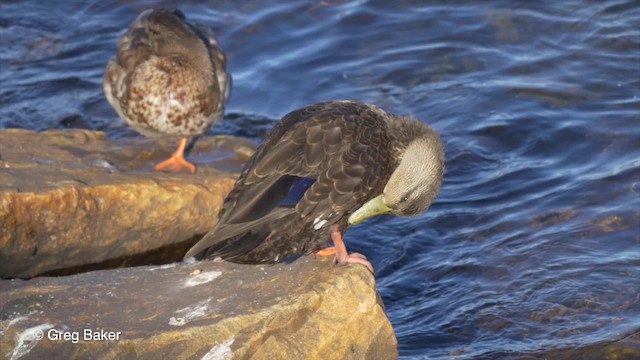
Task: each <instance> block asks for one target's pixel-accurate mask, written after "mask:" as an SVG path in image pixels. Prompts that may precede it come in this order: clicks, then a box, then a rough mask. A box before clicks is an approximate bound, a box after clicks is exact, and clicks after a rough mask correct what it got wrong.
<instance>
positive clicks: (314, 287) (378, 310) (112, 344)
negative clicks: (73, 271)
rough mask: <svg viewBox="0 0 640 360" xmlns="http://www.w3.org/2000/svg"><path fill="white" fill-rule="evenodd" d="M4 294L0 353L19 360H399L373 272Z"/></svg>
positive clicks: (211, 272) (328, 270)
mask: <svg viewBox="0 0 640 360" xmlns="http://www.w3.org/2000/svg"><path fill="white" fill-rule="evenodd" d="M0 290H1V291H0V354H2V356H3V357H7V358H12V359H17V358H20V359H42V358H52V359H53V358H65V359H78V358H79V359H84V358H104V359H119V358H143V359H158V358H176V359H186V358H203V359H247V358H252V359H284V358H291V359H365V358H367V359H393V358H397V347H396V338H395V335H394V333H393V329H392V327H391V324H390V323H389V321H388V319H387V317H386V315H385V312H384V310H383V307H382V305H381V303H380V298H379V296H378V294H377V291H376V288H375V280H374V278H373V276H372V274H371V273H370V272H369V271H368V270H367V269H366V268H365V267H363V266H360V265H355V264H354V265H351V266H336V265H333V264H332V263H331V261H330V260H329V259H326V258H317V259H316V258H314V257H313V256H307V257H303V258H300V259H298V260H297V261H295V262H293V263H291V264H276V265H265V266H251V265H239V264H233V263H227V262H221V261H205V262H197V263H176V264H170V265H164V266H145V267H135V268H127V269H115V270H103V271H95V272H89V273H84V274H78V275H73V276H66V277H56V278H47V277H40V278H35V279H31V280H28V281H23V280H17V279H14V280H2V281H0ZM65 334H67V335H65ZM75 334H77V335H75ZM40 335H42V336H43V339H42V340H39V341H38V340H34V336H36V337H39V336H40ZM65 336H66V337H67V338H68V339H67V340H65V339H64V337H65ZM75 339H77V340H75Z"/></svg>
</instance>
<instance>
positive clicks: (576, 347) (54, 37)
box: [0, 0, 640, 359]
mask: <svg viewBox="0 0 640 360" xmlns="http://www.w3.org/2000/svg"><path fill="white" fill-rule="evenodd" d="M171 4H175V3H174V2H169V1H167V2H154V1H145V2H139V3H133V2H128V1H114V0H111V1H97V0H93V1H77V2H66V3H58V2H44V1H42V2H41V1H37V2H36V1H19V2H18V1H15V2H14V1H9V2H7V1H4V2H2V3H0V84H1V85H0V128H11V127H20V128H28V129H37V130H40V129H49V128H62V127H77V128H89V129H94V130H104V131H106V132H107V133H108V134H109V136H111V137H125V136H131V137H134V136H138V135H137V134H136V133H135V132H134V131H133V130H131V129H129V128H127V127H126V126H125V125H124V123H123V122H122V121H121V120H119V119H118V118H117V115H116V113H115V112H114V111H113V110H112V109H111V107H110V106H109V105H108V103H107V102H106V100H105V99H104V96H103V94H102V90H101V79H102V74H103V71H104V68H105V65H106V63H107V61H108V60H109V59H110V58H112V57H113V56H114V54H115V44H116V42H117V39H118V37H119V36H120V35H121V34H122V33H123V31H124V30H125V29H126V27H127V26H128V25H129V24H130V22H131V21H132V20H133V19H134V18H135V17H136V16H137V14H138V13H139V12H140V11H142V10H143V9H145V8H147V7H149V6H152V5H165V6H166V5H171ZM180 8H181V9H182V10H183V11H184V12H185V14H186V15H187V17H188V18H190V19H194V20H197V21H199V22H202V23H204V24H207V25H209V26H210V27H211V28H213V29H214V31H215V32H216V33H217V34H218V36H219V40H220V43H221V44H222V46H223V48H224V49H225V50H226V51H227V55H228V59H229V69H230V71H231V73H232V74H233V77H234V88H233V95H232V98H231V102H230V104H229V106H228V109H227V115H226V116H225V119H224V121H223V122H222V123H221V124H219V125H218V126H216V127H215V128H214V129H212V130H211V133H231V134H236V135H240V136H246V137H250V138H253V139H255V140H256V141H257V140H259V138H260V137H261V136H263V135H264V133H265V131H266V130H267V129H268V128H270V127H271V125H272V124H273V123H274V122H276V121H277V120H278V119H279V118H280V117H281V116H282V115H284V114H285V113H287V112H288V111H290V110H293V109H296V108H298V107H301V106H304V105H307V104H310V103H313V102H317V101H324V100H329V99H360V100H363V101H366V102H371V103H375V104H377V105H379V106H381V107H383V108H385V109H386V110H388V111H391V112H396V113H402V114H410V115H412V116H415V117H417V118H419V119H422V120H424V121H426V122H428V123H430V124H431V125H432V126H433V127H434V128H436V129H437V131H438V132H439V133H440V134H441V136H442V138H443V140H444V141H445V143H446V159H447V172H446V175H445V182H444V185H443V187H442V192H441V194H440V197H439V199H438V200H437V202H436V203H435V204H434V205H433V207H432V208H431V209H430V210H429V211H428V212H427V213H426V214H424V215H422V216H420V217H418V218H415V219H399V218H380V219H374V220H371V221H368V222H366V223H364V224H363V225H360V226H359V227H356V228H354V229H353V230H352V231H350V232H349V233H348V234H347V237H346V241H347V245H348V246H349V247H350V250H352V251H358V252H362V253H364V254H366V255H367V256H368V257H369V259H370V260H371V261H372V263H373V265H374V267H375V268H376V278H377V283H378V287H379V290H380V293H381V295H382V297H383V299H384V302H385V305H386V310H387V313H388V315H389V318H390V319H391V322H392V323H393V326H394V328H395V331H396V334H397V337H398V341H399V350H400V354H401V357H404V358H430V359H471V358H518V359H519V358H527V356H531V357H533V358H538V357H540V358H544V357H547V358H554V359H555V358H580V357H582V356H581V355H580V354H584V352H585V351H587V350H588V352H589V353H591V354H596V355H594V356H595V358H601V357H604V356H605V355H606V354H605V353H604V352H603V353H601V354H600V355H601V356H600V355H597V354H599V353H598V351H604V350H602V349H603V348H604V347H605V346H606V345H607V344H610V343H612V342H615V341H617V340H620V339H622V338H625V337H626V336H628V335H630V334H634V333H635V334H636V336H637V334H638V333H639V332H640V212H639V210H640V194H639V193H640V2H638V1H633V0H630V1H535V2H533V1H532V2H524V1H477V2H471V1H456V2H453V1H452V2H448V1H382V0H379V1H351V2H345V1H338V0H328V1H288V2H280V1H267V0H264V1H205V2H201V1H188V2H184V3H181V4H180ZM634 346H636V347H637V348H636V351H640V350H638V348H640V345H638V344H637V343H636V345H634Z"/></svg>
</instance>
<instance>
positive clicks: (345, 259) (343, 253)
mask: <svg viewBox="0 0 640 360" xmlns="http://www.w3.org/2000/svg"><path fill="white" fill-rule="evenodd" d="M331 240H333V245H334V246H333V247H329V248H324V249H321V250H319V251H317V252H316V255H320V256H329V255H333V254H335V255H336V260H335V261H336V262H337V263H338V264H353V263H356V264H362V265H364V266H366V267H367V269H369V271H371V272H372V273H373V266H372V265H371V263H370V262H369V260H367V258H366V257H365V256H364V255H362V254H359V253H352V254H349V253H348V252H347V247H346V246H345V245H344V241H343V240H342V234H341V233H340V230H338V224H335V225H333V226H331Z"/></svg>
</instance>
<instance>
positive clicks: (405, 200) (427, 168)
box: [383, 138, 444, 217]
mask: <svg viewBox="0 0 640 360" xmlns="http://www.w3.org/2000/svg"><path fill="white" fill-rule="evenodd" d="M443 172H444V154H443V151H442V145H441V143H440V141H439V139H437V138H427V139H419V140H417V141H415V142H413V143H411V144H410V145H409V146H408V147H407V149H406V151H405V153H404V156H403V157H402V161H401V162H400V165H398V167H397V168H396V170H395V171H394V172H393V174H392V175H391V178H390V179H389V182H388V183H387V185H386V187H385V189H384V193H383V201H384V203H385V205H386V206H387V207H389V209H390V210H391V213H393V214H394V215H398V216H405V217H410V216H416V215H418V214H420V213H422V212H424V211H425V210H427V209H428V208H429V206H431V203H433V201H434V200H435V198H436V197H437V196H438V193H439V192H440V185H441V184H442V175H443Z"/></svg>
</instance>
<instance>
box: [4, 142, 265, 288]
mask: <svg viewBox="0 0 640 360" xmlns="http://www.w3.org/2000/svg"><path fill="white" fill-rule="evenodd" d="M174 145H175V144H171V143H170V142H166V143H160V144H158V143H154V142H151V141H149V140H145V139H143V138H140V137H136V138H129V139H122V140H115V141H110V140H108V139H107V138H106V136H105V134H104V133H101V132H91V131H84V130H51V131H45V132H33V131H27V130H2V131H0V277H3V278H7V277H21V278H28V277H32V276H36V275H39V274H43V273H51V272H53V273H54V274H64V273H71V272H77V271H80V270H87V269H93V268H106V267H116V266H123V265H131V264H139V261H141V260H140V259H143V260H142V261H144V262H145V263H146V264H152V263H157V262H158V261H167V258H169V259H173V260H176V259H180V258H181V256H182V254H184V252H186V249H187V248H188V247H189V246H190V245H191V244H193V242H194V241H195V239H193V238H194V237H195V236H197V235H198V234H203V233H205V232H206V231H208V230H209V229H211V228H212V227H213V226H214V225H215V222H216V219H217V213H218V211H219V209H220V206H221V204H222V201H223V199H224V197H225V196H226V194H227V193H228V192H229V191H230V190H231V188H232V187H233V183H234V181H235V178H236V174H235V173H237V172H239V171H240V169H241V167H242V164H243V163H244V162H245V161H246V160H247V159H248V157H249V156H250V155H251V153H252V151H253V148H254V145H253V144H252V143H251V142H249V141H247V140H243V139H239V138H234V137H228V136H217V137H210V138H202V139H199V141H197V142H196V145H195V147H194V149H193V150H192V151H191V153H190V154H189V156H188V158H189V159H191V160H192V161H194V162H195V163H196V164H197V165H198V171H197V173H196V174H195V175H192V174H187V173H179V174H170V173H159V172H154V171H152V168H153V166H154V165H155V163H157V162H158V161H160V160H163V159H165V158H167V157H168V155H169V154H170V151H172V150H173V147H174ZM137 255H140V256H142V257H136V256H137ZM160 258H161V260H159V259H160Z"/></svg>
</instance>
